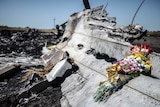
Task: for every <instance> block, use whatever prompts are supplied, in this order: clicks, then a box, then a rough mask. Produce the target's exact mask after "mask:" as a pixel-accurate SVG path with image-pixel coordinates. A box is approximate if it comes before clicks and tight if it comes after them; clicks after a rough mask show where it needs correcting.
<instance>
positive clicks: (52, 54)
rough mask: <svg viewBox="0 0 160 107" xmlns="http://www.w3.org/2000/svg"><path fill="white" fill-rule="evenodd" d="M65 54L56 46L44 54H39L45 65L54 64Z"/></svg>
mask: <svg viewBox="0 0 160 107" xmlns="http://www.w3.org/2000/svg"><path fill="white" fill-rule="evenodd" d="M64 56H65V53H64V52H63V51H62V50H60V49H58V48H53V49H52V50H50V51H49V52H47V53H46V54H44V55H42V56H41V59H42V61H43V63H44V65H45V66H48V65H51V64H56V63H57V62H59V61H60V60H61V59H63V58H64Z"/></svg>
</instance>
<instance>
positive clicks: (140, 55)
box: [94, 44, 152, 102]
mask: <svg viewBox="0 0 160 107" xmlns="http://www.w3.org/2000/svg"><path fill="white" fill-rule="evenodd" d="M150 52H152V49H151V48H150V46H149V45H147V44H145V45H141V46H138V45H135V46H133V47H131V52H130V53H128V54H126V56H125V58H124V59H122V60H120V61H118V62H116V63H115V64H113V65H112V66H110V67H108V68H107V69H106V71H107V75H106V77H107V79H106V80H105V81H103V82H100V86H99V88H98V89H97V91H96V93H95V95H94V100H95V101H96V102H101V101H104V102H105V101H107V99H108V98H109V97H110V95H112V94H113V93H114V92H116V91H117V90H119V89H120V88H122V87H123V85H125V84H126V83H127V82H128V81H129V80H131V79H133V78H135V77H137V76H140V74H144V75H150V73H151V67H152V64H151V63H150V59H149V53H150Z"/></svg>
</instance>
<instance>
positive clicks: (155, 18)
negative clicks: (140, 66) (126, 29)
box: [0, 0, 160, 30]
mask: <svg viewBox="0 0 160 107" xmlns="http://www.w3.org/2000/svg"><path fill="white" fill-rule="evenodd" d="M89 2H90V6H91V7H92V8H93V7H96V6H99V5H106V4H107V2H108V6H107V8H106V10H107V11H108V13H109V16H110V17H116V18H117V25H121V26H126V25H128V24H130V23H131V21H132V18H133V16H134V13H135V12H136V10H137V8H138V6H139V5H140V3H141V2H142V0H89ZM83 9H84V5H83V0H0V25H7V26H13V27H27V26H28V27H31V28H44V29H45V28H47V29H51V28H53V27H54V21H53V19H54V18H55V19H56V20H55V24H62V23H64V22H65V21H67V20H68V18H69V16H70V15H71V14H73V13H75V12H79V11H82V10H83ZM159 10H160V0H145V2H144V4H143V5H142V7H141V8H140V10H139V12H138V14H137V16H136V18H135V20H134V24H140V25H143V26H144V28H145V29H147V30H160V11H159Z"/></svg>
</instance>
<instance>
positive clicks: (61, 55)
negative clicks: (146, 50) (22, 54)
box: [0, 6, 160, 107]
mask: <svg viewBox="0 0 160 107" xmlns="http://www.w3.org/2000/svg"><path fill="white" fill-rule="evenodd" d="M145 32H146V31H144V30H143V27H142V26H140V25H130V26H126V27H118V26H116V18H114V17H108V14H107V12H106V11H105V10H103V6H99V7H97V8H93V9H86V10H84V11H81V12H78V13H74V14H72V15H71V16H70V18H69V20H68V22H67V26H66V29H65V32H64V34H63V37H62V39H61V42H60V43H58V44H57V45H55V46H52V47H50V48H52V49H51V50H47V51H46V53H44V55H42V56H41V60H38V59H36V60H35V59H29V58H28V59H23V58H22V59H21V60H20V59H14V60H9V61H11V62H12V64H14V65H12V66H10V70H8V69H9V68H8V69H7V70H6V69H2V70H1V76H3V78H4V76H5V75H4V73H5V72H7V71H10V72H11V71H12V70H14V69H20V68H23V71H21V72H23V75H24V74H25V73H26V74H27V75H25V76H24V77H25V78H21V77H19V75H18V77H16V78H17V80H16V81H15V84H16V83H17V81H19V82H18V83H20V84H21V85H20V86H19V85H17V86H19V88H12V89H10V91H9V92H7V93H6V92H5V90H7V89H6V88H7V84H9V83H7V81H3V82H1V87H2V88H3V90H1V98H0V101H1V102H2V104H1V105H5V104H6V102H10V105H12V106H18V105H19V106H24V105H25V104H28V102H29V101H31V102H34V100H36V99H39V100H40V98H39V97H40V95H39V96H38V95H37V94H38V93H39V92H41V91H43V90H45V89H46V88H47V87H49V86H51V85H52V86H53V85H57V83H58V85H60V86H61V97H59V103H60V105H59V106H62V107H106V106H107V107H135V106H136V107H153V106H154V107H159V106H160V93H159V88H160V73H159V69H160V66H159V65H160V55H159V54H158V53H154V52H152V53H151V54H150V62H151V63H152V72H151V74H150V76H145V75H141V76H139V77H137V78H135V79H132V80H130V81H129V82H128V83H126V84H125V85H124V86H123V88H122V89H120V90H119V91H117V92H115V93H114V94H112V95H111V96H110V98H109V99H108V100H107V101H106V102H102V103H98V102H95V100H94V94H95V93H96V90H97V89H98V87H99V83H100V82H101V81H104V80H106V73H107V72H106V68H107V67H109V66H111V65H112V64H114V63H116V62H117V61H120V60H122V59H123V58H124V57H125V55H126V53H128V52H129V51H130V48H131V47H132V45H131V44H130V43H129V42H128V41H133V40H134V39H136V38H140V37H141V36H143V35H144V34H145ZM37 60H38V61H37ZM26 65H27V67H25V66H26ZM31 65H36V68H33V67H32V69H31V70H28V69H27V70H24V68H28V67H30V66H31ZM38 65H41V66H40V67H39V68H37V67H38ZM42 65H43V66H44V67H42ZM3 67H4V66H3ZM2 71H3V72H2ZM14 71H15V70H14ZM12 73H13V72H12ZM59 77H61V78H59ZM25 81H26V82H25ZM8 82H9V81H8ZM22 84H23V85H22ZM10 85H11V84H10ZM11 86H13V85H11ZM47 89H48V88H47ZM48 90H49V89H48ZM48 96H49V95H48ZM52 97H53V98H52V99H54V96H52ZM137 99H138V100H137ZM39 100H38V101H39ZM43 100H45V102H47V100H49V99H48V98H46V99H43ZM36 101H37V100H36ZM35 104H36V103H35ZM45 106H46V105H45Z"/></svg>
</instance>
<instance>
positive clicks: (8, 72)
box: [0, 64, 20, 80]
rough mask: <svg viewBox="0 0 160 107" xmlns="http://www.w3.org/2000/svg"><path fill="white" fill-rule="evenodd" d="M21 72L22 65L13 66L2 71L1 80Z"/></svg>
mask: <svg viewBox="0 0 160 107" xmlns="http://www.w3.org/2000/svg"><path fill="white" fill-rule="evenodd" d="M19 70H20V65H18V64H13V65H10V66H8V67H5V68H3V69H1V70H0V80H1V79H4V78H10V77H11V76H12V75H13V74H14V73H15V72H17V71H19Z"/></svg>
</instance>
